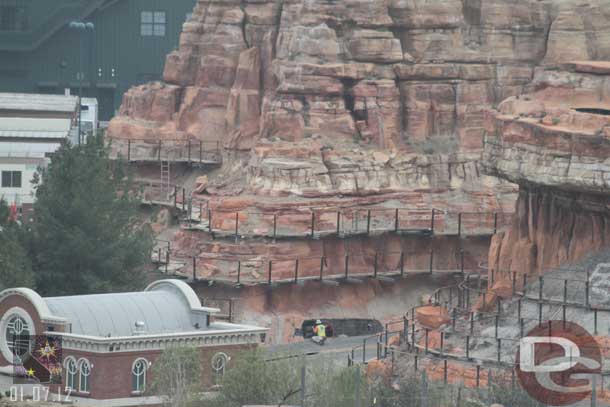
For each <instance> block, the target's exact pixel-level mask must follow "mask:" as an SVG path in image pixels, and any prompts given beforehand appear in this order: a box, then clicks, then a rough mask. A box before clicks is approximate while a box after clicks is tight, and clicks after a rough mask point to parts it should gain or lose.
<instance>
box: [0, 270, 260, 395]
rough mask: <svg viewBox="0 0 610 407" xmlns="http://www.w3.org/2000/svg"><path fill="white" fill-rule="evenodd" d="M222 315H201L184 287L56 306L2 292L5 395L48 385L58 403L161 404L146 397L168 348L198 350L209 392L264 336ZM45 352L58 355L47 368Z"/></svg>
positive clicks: (167, 284)
mask: <svg viewBox="0 0 610 407" xmlns="http://www.w3.org/2000/svg"><path fill="white" fill-rule="evenodd" d="M218 311H219V310H217V309H214V308H206V307H202V306H201V303H200V300H199V299H198V297H197V296H196V294H195V293H194V291H193V290H192V289H191V288H190V287H189V286H188V285H187V284H186V283H184V282H183V281H179V280H160V281H156V282H154V283H152V284H150V285H149V286H148V287H147V288H146V289H145V290H144V291H142V292H132V293H117V294H98V295H83V296H70V297H55V298H42V297H40V296H39V295H38V294H37V293H36V292H34V291H32V290H30V289H26V288H15V289H8V290H5V291H3V292H1V293H0V330H1V335H0V373H1V374H3V376H4V379H5V380H4V382H5V384H4V388H3V389H1V390H5V389H6V388H7V387H9V388H10V387H14V386H15V385H14V384H13V383H14V382H20V384H22V385H28V384H29V385H32V383H34V384H37V383H43V384H46V385H48V386H49V388H51V394H53V395H54V396H55V397H66V396H68V395H69V397H70V399H72V400H75V401H76V402H77V403H78V404H80V405H94V406H101V405H104V406H128V405H145V404H148V405H157V404H159V402H160V400H159V399H158V398H156V397H154V396H149V395H147V393H146V392H145V390H146V387H147V386H148V385H149V383H150V381H151V377H152V376H153V375H154V374H155V361H156V360H157V358H158V357H159V355H160V354H161V353H162V352H163V350H164V349H167V348H168V347H171V346H192V347H195V348H197V349H198V350H199V356H200V362H201V365H202V368H203V375H202V381H203V382H202V390H203V389H209V388H210V387H211V386H213V385H214V384H215V383H216V382H217V380H218V379H219V378H220V377H222V375H223V374H224V371H225V368H226V367H227V364H228V363H229V361H230V358H231V355H234V354H235V353H236V352H239V351H243V350H245V349H252V348H254V347H256V346H257V344H258V343H260V342H261V341H262V340H263V339H264V335H265V332H266V329H264V328H259V327H255V326H247V325H238V324H231V323H224V322H215V321H214V319H213V315H214V313H216V312H218ZM45 349H46V350H45ZM45 352H46V354H47V355H48V354H50V353H52V352H54V356H53V358H47V359H46V362H45V359H44V357H43V355H45ZM59 354H61V356H59ZM60 372H61V373H60ZM7 378H10V380H7ZM11 380H12V381H11ZM9 391H10V390H9ZM59 394H61V396H59Z"/></svg>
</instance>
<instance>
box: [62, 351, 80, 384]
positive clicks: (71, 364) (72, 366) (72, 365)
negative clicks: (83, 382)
mask: <svg viewBox="0 0 610 407" xmlns="http://www.w3.org/2000/svg"><path fill="white" fill-rule="evenodd" d="M65 366H66V389H70V390H76V374H77V373H78V368H77V367H76V360H74V358H72V357H69V358H68V359H66V362H65Z"/></svg>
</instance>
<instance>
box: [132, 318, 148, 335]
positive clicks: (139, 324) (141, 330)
mask: <svg viewBox="0 0 610 407" xmlns="http://www.w3.org/2000/svg"><path fill="white" fill-rule="evenodd" d="M135 328H136V329H135V330H134V332H133V334H134V335H143V334H145V333H146V323H144V321H136V323H135Z"/></svg>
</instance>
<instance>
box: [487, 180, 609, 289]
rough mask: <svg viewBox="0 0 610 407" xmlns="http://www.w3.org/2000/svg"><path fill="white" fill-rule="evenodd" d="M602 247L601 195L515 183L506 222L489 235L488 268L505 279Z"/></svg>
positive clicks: (604, 212)
mask: <svg viewBox="0 0 610 407" xmlns="http://www.w3.org/2000/svg"><path fill="white" fill-rule="evenodd" d="M604 208H605V209H604ZM608 245H610V208H609V207H608V199H607V197H605V196H594V195H585V194H579V193H570V192H561V191H559V190H556V189H543V188H541V189H536V188H533V187H528V186H525V185H521V190H520V193H519V199H518V201H517V214H516V216H515V218H514V220H513V224H512V226H511V227H510V229H508V230H507V231H506V232H502V233H498V234H497V235H495V236H493V238H492V241H491V246H490V251H489V267H490V270H492V269H493V270H494V271H495V272H496V275H503V276H505V277H508V271H511V272H517V273H519V274H522V273H528V274H531V273H542V272H544V271H545V270H548V269H550V268H553V267H557V266H560V265H564V264H566V263H570V262H574V261H577V260H579V259H581V258H583V257H584V256H586V255H587V254H589V253H591V252H594V251H597V250H599V249H600V248H603V247H607V246H608ZM519 281H520V280H519Z"/></svg>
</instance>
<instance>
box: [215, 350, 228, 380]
mask: <svg viewBox="0 0 610 407" xmlns="http://www.w3.org/2000/svg"><path fill="white" fill-rule="evenodd" d="M228 361H229V357H228V356H227V354H226V353H222V352H219V353H217V354H215V355H214V357H213V358H212V376H213V383H214V385H220V384H221V382H222V379H223V377H224V375H225V371H226V369H227V362H228Z"/></svg>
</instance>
